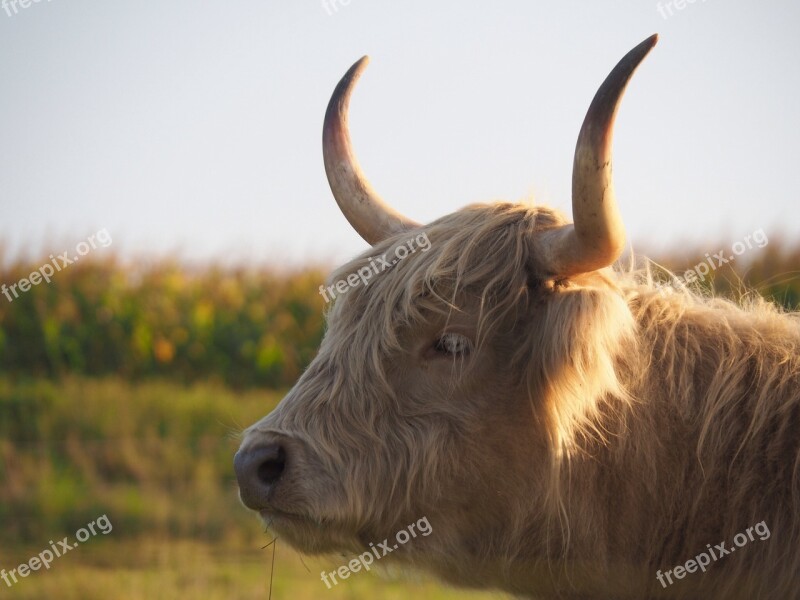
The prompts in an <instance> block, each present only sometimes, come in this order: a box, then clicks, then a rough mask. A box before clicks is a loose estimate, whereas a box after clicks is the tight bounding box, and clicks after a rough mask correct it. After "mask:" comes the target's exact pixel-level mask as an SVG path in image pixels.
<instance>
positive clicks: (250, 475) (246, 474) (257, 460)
mask: <svg viewBox="0 0 800 600" xmlns="http://www.w3.org/2000/svg"><path fill="white" fill-rule="evenodd" d="M233 468H234V470H235V471H236V479H237V481H238V482H239V491H240V493H241V497H242V502H244V503H245V505H247V506H248V507H250V508H252V509H256V510H258V509H261V508H265V507H266V505H267V496H268V495H269V492H270V490H271V489H272V487H273V486H274V485H275V484H276V483H277V482H278V480H279V479H280V478H281V475H282V474H283V472H284V470H285V469H286V450H285V449H284V447H283V446H281V445H280V444H268V445H264V446H255V447H253V448H249V449H247V450H244V449H240V450H239V451H238V452H237V453H236V456H234V458H233Z"/></svg>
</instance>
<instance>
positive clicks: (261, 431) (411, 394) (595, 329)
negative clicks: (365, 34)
mask: <svg viewBox="0 0 800 600" xmlns="http://www.w3.org/2000/svg"><path fill="white" fill-rule="evenodd" d="M656 40H657V38H656V36H652V37H650V38H649V39H647V40H645V41H644V42H642V43H641V44H639V45H638V46H637V47H635V48H634V49H633V50H632V51H631V52H629V53H628V54H627V55H626V56H625V57H624V58H623V59H622V60H621V61H620V63H619V64H618V65H617V66H616V67H615V68H614V69H613V70H612V72H611V73H610V75H609V76H608V78H607V79H606V80H605V82H604V83H603V84H602V86H601V87H600V89H599V91H598V92H597V95H596V96H595V98H594V101H593V102H592V104H591V106H590V108H589V110H588V113H587V115H586V118H585V121H584V123H583V126H582V128H581V130H580V134H579V137H578V142H577V147H576V151H575V159H574V166H573V198H572V212H573V221H574V223H569V222H568V221H567V220H566V219H565V218H564V217H562V216H561V215H560V214H559V213H557V212H556V211H554V210H551V209H548V208H542V207H535V206H530V205H526V204H515V203H505V202H497V203H492V204H479V205H471V206H468V207H466V208H464V209H462V210H459V211H457V212H455V213H453V214H450V215H448V216H445V217H442V218H440V219H438V220H436V221H434V222H432V223H430V224H428V225H420V224H418V223H415V222H414V221H412V220H410V219H408V218H406V217H404V216H403V215H401V214H400V213H398V212H396V211H395V210H393V209H392V208H390V207H389V206H388V205H387V204H385V203H384V202H383V201H382V200H381V199H380V198H379V197H378V195H377V194H376V193H375V191H374V190H373V189H372V187H371V186H370V185H369V183H368V182H367V180H366V178H365V177H364V175H363V174H362V172H361V169H360V167H359V166H358V163H357V161H356V159H355V156H354V154H353V151H352V149H351V143H350V137H349V133H348V129H347V109H348V105H349V98H350V95H351V92H352V90H353V86H354V83H355V81H356V80H357V78H358V77H359V75H360V74H361V72H362V70H363V69H364V67H365V65H366V59H365V58H364V59H361V60H360V61H359V62H357V63H356V64H355V65H354V66H353V67H352V68H351V69H350V71H349V72H348V73H347V74H346V75H345V77H344V78H343V79H342V80H341V82H340V83H339V85H338V87H337V88H336V90H335V92H334V94H333V97H332V98H331V101H330V104H329V106H328V110H327V113H326V116H325V123H324V129H323V150H324V161H325V168H326V172H327V176H328V180H329V182H330V184H331V188H332V191H333V195H334V197H335V199H336V201H337V203H338V204H339V206H340V208H341V210H342V212H343V213H344V215H345V216H346V217H347V219H348V220H349V222H350V223H351V224H352V226H353V227H354V228H355V230H356V231H357V232H358V233H359V234H360V235H361V236H362V237H363V238H364V239H365V240H366V241H367V242H368V243H369V244H370V245H371V246H372V247H371V248H370V249H369V251H367V252H365V253H364V254H363V255H361V256H360V257H358V258H356V259H355V260H353V261H352V262H350V263H348V264H347V265H345V266H343V267H341V268H340V269H338V270H337V271H336V272H334V273H333V275H332V276H331V281H338V280H342V279H347V277H348V276H350V275H352V274H353V273H358V272H359V269H362V268H364V267H366V266H368V265H370V264H371V263H370V261H371V260H372V259H373V257H375V256H379V255H387V254H390V253H392V252H393V251H394V250H395V249H396V248H398V247H400V246H402V245H404V244H406V243H407V241H408V240H409V239H410V238H412V237H414V236H419V235H422V234H425V235H426V237H427V239H429V240H430V249H429V250H428V251H427V252H424V253H423V252H418V253H415V254H413V255H409V256H407V257H405V258H404V260H401V261H398V262H397V263H396V264H394V265H393V266H392V267H391V268H390V269H386V270H385V271H383V272H381V273H380V274H378V275H375V277H373V278H372V280H371V281H370V282H369V285H361V286H356V287H353V288H352V289H351V290H350V291H348V292H347V294H345V295H342V296H340V297H339V298H337V299H336V300H335V301H334V302H333V303H332V305H331V308H330V310H329V313H328V315H327V323H328V326H327V332H326V334H325V337H324V340H323V341H322V344H321V346H320V349H319V353H318V355H317V357H316V358H315V359H314V360H313V361H312V362H311V364H310V365H309V367H308V369H307V370H306V371H305V373H303V375H302V377H301V378H300V379H299V381H298V382H297V384H296V385H295V386H294V387H293V388H292V390H291V391H290V392H289V393H288V395H287V396H286V397H285V398H284V399H283V401H282V402H281V403H280V404H279V406H278V407H277V408H276V409H275V410H274V411H273V412H272V413H271V414H269V415H268V416H266V417H265V418H263V419H262V420H261V421H259V422H258V423H256V424H255V425H253V426H252V427H250V428H249V429H247V431H246V432H245V434H244V439H243V441H242V445H241V448H240V449H239V451H238V453H237V455H236V458H235V461H234V463H235V469H236V475H237V478H238V482H239V487H240V495H241V499H242V501H243V502H244V504H245V505H246V506H248V507H250V508H251V509H253V510H255V511H258V512H259V513H260V514H261V515H262V516H263V518H264V520H265V522H266V523H268V525H269V526H270V527H271V528H272V529H273V530H274V531H275V532H276V533H277V534H278V535H279V536H280V538H281V539H282V540H285V541H287V542H288V543H290V544H291V545H292V546H294V547H295V548H297V549H299V550H300V551H303V552H306V553H312V554H318V553H328V552H334V551H336V552H346V553H348V552H349V553H352V555H353V556H358V555H359V554H361V553H364V552H365V551H369V550H370V548H372V547H374V546H373V545H372V543H373V542H376V541H378V540H383V539H386V538H390V537H391V536H392V535H393V534H394V532H396V531H398V530H400V529H402V528H403V527H405V526H406V525H407V524H409V523H414V522H416V521H418V520H419V519H420V518H426V519H427V520H429V522H430V526H431V534H430V535H426V536H418V537H416V538H414V539H410V540H409V541H408V543H405V544H403V545H402V546H400V547H398V548H397V549H395V550H393V551H392V553H391V555H390V556H387V557H386V559H384V562H388V561H389V560H390V559H391V560H394V561H396V562H397V563H399V564H405V565H409V566H411V567H417V568H420V569H424V570H427V571H429V572H432V573H433V574H435V575H436V576H438V577H439V578H441V579H443V580H445V581H447V582H450V583H452V584H454V585H458V586H465V587H473V588H486V589H499V590H504V591H506V592H509V593H511V594H515V595H519V596H526V597H532V598H564V599H610V598H631V599H634V598H635V599H637V600H641V599H643V598H698V599H699V598H702V599H704V600H708V599H720V600H721V599H726V600H728V599H731V598H743V599H744V598H747V599H752V598H762V599H770V600H773V599H781V600H785V599H790V598H800V592H798V589H799V588H798V585H797V581H798V573H800V352H798V351H799V350H800V318H798V315H797V314H791V313H789V314H787V313H784V312H781V311H780V310H779V309H777V308H776V307H774V306H773V305H771V304H769V303H767V302H764V301H756V300H752V299H751V300H741V301H738V302H732V301H727V300H722V299H718V298H713V297H709V296H708V295H701V294H700V293H697V292H693V291H685V290H683V291H679V292H675V291H670V293H667V294H665V293H663V290H659V289H658V287H657V285H656V284H655V283H654V281H653V276H652V274H651V271H650V269H649V267H647V266H644V267H637V268H636V269H633V268H621V267H619V266H616V267H612V265H613V264H614V263H616V262H617V259H618V258H619V257H620V255H621V253H622V251H623V249H624V246H625V241H624V240H625V234H624V230H623V225H622V219H621V217H620V214H619V211H618V208H617V203H616V200H615V197H614V188H613V184H612V177H611V133H612V127H613V123H614V118H615V114H616V111H617V106H618V104H619V102H620V99H621V97H622V93H623V91H624V89H625V87H626V85H627V83H628V80H629V79H630V77H631V75H632V74H633V72H634V70H635V69H636V67H637V66H638V64H639V63H640V62H641V61H642V59H643V58H644V57H645V56H646V55H647V54H648V52H649V51H650V49H651V48H652V47H653V46H654V45H655V43H656ZM321 585H322V584H321Z"/></svg>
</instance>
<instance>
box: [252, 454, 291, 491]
mask: <svg viewBox="0 0 800 600" xmlns="http://www.w3.org/2000/svg"><path fill="white" fill-rule="evenodd" d="M261 459H262V462H261V463H260V464H259V465H258V470H257V471H256V474H257V476H258V479H259V481H261V482H262V483H265V484H267V485H271V484H273V483H275V482H276V481H278V479H280V477H281V475H282V474H283V470H284V469H285V468H286V451H285V450H284V449H283V446H279V445H277V444H273V445H272V446H267V447H266V448H264V452H263V453H262V456H261Z"/></svg>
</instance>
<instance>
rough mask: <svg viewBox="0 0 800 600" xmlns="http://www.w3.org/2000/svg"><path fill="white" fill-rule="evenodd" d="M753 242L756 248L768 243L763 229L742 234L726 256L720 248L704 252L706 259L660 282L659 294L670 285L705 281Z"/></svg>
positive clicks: (747, 248)
mask: <svg viewBox="0 0 800 600" xmlns="http://www.w3.org/2000/svg"><path fill="white" fill-rule="evenodd" d="M753 244H755V247H756V248H763V247H764V246H766V245H767V244H769V239H768V238H767V234H766V233H764V230H763V229H756V230H755V231H754V232H753V233H751V234H749V235H746V236H744V238H743V239H742V240H741V241H738V242H735V243H734V244H733V245H731V249H730V252H731V254H728V255H727V256H726V252H725V250H720V251H719V252H717V253H716V254H710V253H708V252H706V259H705V260H704V261H703V262H700V263H697V264H696V265H695V266H694V267H692V268H691V269H688V270H686V271H684V273H683V275H679V276H676V277H673V278H672V279H671V280H670V281H668V282H665V283H662V284H660V285H659V286H658V287H659V288H661V290H660V291H661V294H662V295H663V294H666V293H667V290H668V288H669V287H670V286H672V287H674V288H675V289H681V288H682V287H684V286H685V285H686V284H689V283H694V282H696V281H705V280H706V275H708V274H709V273H711V272H712V271H715V270H716V269H718V268H719V267H721V266H722V265H726V264H729V263H732V262H733V261H734V260H736V257H737V256H741V255H742V254H744V253H745V252H747V251H748V250H752V249H753V247H754V246H753Z"/></svg>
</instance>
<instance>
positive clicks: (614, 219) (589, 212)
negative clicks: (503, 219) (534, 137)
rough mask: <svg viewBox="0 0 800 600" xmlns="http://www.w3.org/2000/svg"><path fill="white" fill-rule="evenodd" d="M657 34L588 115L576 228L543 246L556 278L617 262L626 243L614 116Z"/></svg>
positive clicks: (556, 233)
mask: <svg viewBox="0 0 800 600" xmlns="http://www.w3.org/2000/svg"><path fill="white" fill-rule="evenodd" d="M657 41H658V35H657V34H656V35H652V36H650V37H649V38H647V39H646V40H645V41H643V42H642V43H641V44H639V45H638V46H636V47H635V48H634V49H633V50H631V51H630V52H628V54H626V55H625V57H624V58H623V59H622V60H621V61H619V63H617V66H616V67H614V69H613V70H612V71H611V73H610V74H609V75H608V77H607V78H606V80H605V81H604V82H603V85H601V86H600V89H599V90H597V93H596V94H595V97H594V100H592V104H591V105H590V106H589V110H588V112H587V113H586V117H585V118H584V121H583V126H582V127H581V131H580V134H579V135H578V143H577V145H576V147H575V160H574V162H573V166H572V217H573V220H574V222H575V223H574V225H567V226H565V227H561V228H558V229H554V230H550V231H547V232H542V235H541V236H539V239H540V240H541V244H540V246H539V248H538V254H539V255H540V256H539V258H540V260H541V261H542V265H543V266H544V267H545V270H546V271H548V273H549V274H550V275H553V276H557V277H558V276H561V277H567V276H569V275H576V274H578V273H588V272H589V271H594V270H596V269H600V268H602V267H606V266H608V265H610V264H612V263H613V262H614V261H615V260H617V258H619V255H620V254H622V250H623V248H624V245H625V228H624V226H623V224H622V217H621V215H620V213H619V210H618V208H617V201H616V199H615V197H614V182H613V180H612V176H611V171H612V168H611V138H612V132H613V128H614V117H615V116H616V113H617V108H618V107H619V104H620V100H621V99H622V94H623V92H624V91H625V87H626V86H627V85H628V81H629V80H630V78H631V76H632V75H633V72H634V71H635V70H636V67H638V66H639V63H641V62H642V60H643V59H644V57H645V56H647V54H648V52H650V50H651V49H652V48H653V46H655V45H656V42H657Z"/></svg>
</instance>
